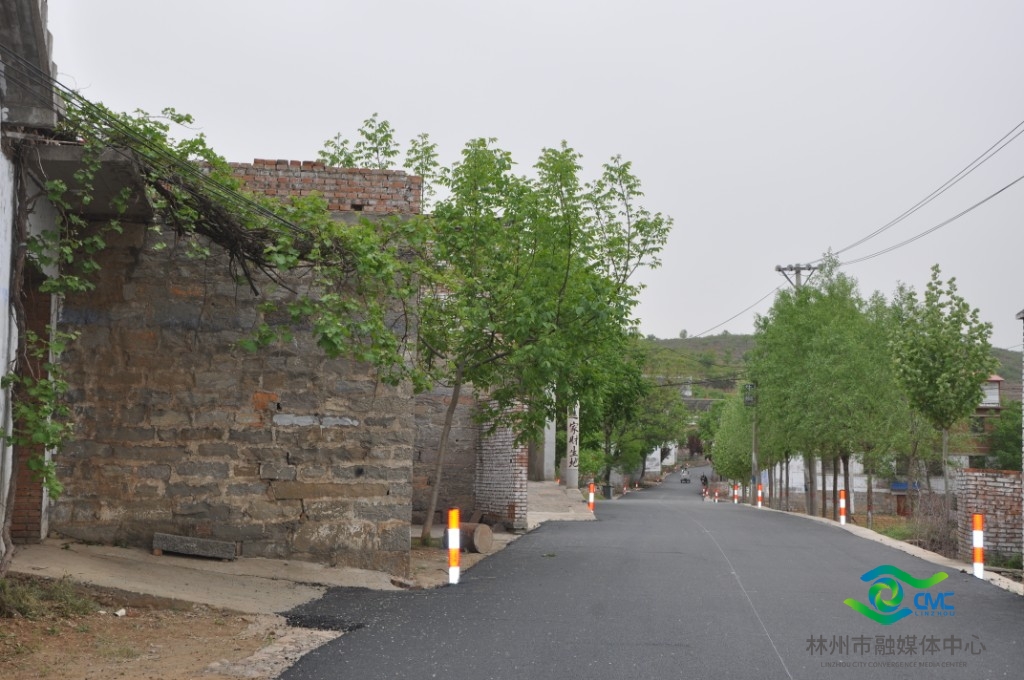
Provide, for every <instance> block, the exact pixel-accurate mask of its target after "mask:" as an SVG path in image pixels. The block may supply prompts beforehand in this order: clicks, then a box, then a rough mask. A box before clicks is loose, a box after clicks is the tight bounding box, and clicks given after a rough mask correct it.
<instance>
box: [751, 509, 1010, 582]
mask: <svg viewBox="0 0 1024 680" xmlns="http://www.w3.org/2000/svg"><path fill="white" fill-rule="evenodd" d="M741 505H743V504H741ZM745 507H747V508H748V509H750V510H758V511H765V510H767V511H768V512H777V513H781V514H784V515H789V516H791V517H800V518H802V519H806V520H810V521H813V522H818V523H819V524H827V525H828V526H831V527H834V528H836V529H839V530H845V531H848V532H850V533H851V534H853V535H855V536H858V537H859V538H865V539H867V540H869V541H874V542H876V543H881V544H883V545H887V546H889V547H890V548H896V549H897V550H901V551H903V552H905V553H907V554H908V555H913V556H914V557H919V558H921V559H922V560H926V561H928V562H931V563H932V564H936V565H938V566H940V567H945V568H946V569H949V570H952V571H960V572H964V573H967V574H972V573H973V571H972V565H970V564H967V563H966V562H961V561H959V560H952V559H950V558H948V557H945V556H943V555H940V554H938V553H934V552H931V551H930V550H925V549H924V548H920V547H918V546H916V545H911V544H910V543H905V542H903V541H898V540H896V539H895V538H890V537H889V536H885V535H884V534H880V533H878V532H877V531H872V530H871V529H868V528H867V527H862V526H859V525H856V524H845V525H844V524H839V523H837V522H835V521H834V520H831V519H828V518H827V517H815V516H811V515H805V514H800V513H795V512H787V511H785V510H776V509H774V508H767V507H765V508H754V507H751V506H750V505H746V506H745ZM984 580H985V581H988V582H989V583H991V584H992V585H994V586H996V587H998V588H1002V589H1003V590H1006V591H1008V592H1011V593H1013V594H1015V595H1021V596H1024V583H1018V582H1017V581H1014V580H1012V579H1008V578H1006V577H1005V576H1001V575H999V574H994V573H992V572H989V571H986V572H985V578H984Z"/></svg>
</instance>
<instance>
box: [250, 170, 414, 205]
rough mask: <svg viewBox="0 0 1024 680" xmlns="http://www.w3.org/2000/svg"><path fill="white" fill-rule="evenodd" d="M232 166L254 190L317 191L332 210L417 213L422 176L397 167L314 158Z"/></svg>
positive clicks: (295, 193) (279, 192)
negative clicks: (379, 167)
mask: <svg viewBox="0 0 1024 680" xmlns="http://www.w3.org/2000/svg"><path fill="white" fill-rule="evenodd" d="M231 168H232V170H233V171H234V173H235V175H237V176H238V177H239V178H240V179H241V180H242V181H243V182H244V183H245V185H246V187H247V188H248V189H249V190H251V191H253V192H255V193H262V194H266V195H267V196H276V197H279V198H285V197H288V196H308V195H310V194H312V193H314V192H316V193H319V194H320V195H322V196H323V197H324V198H325V199H326V200H327V205H328V208H329V209H330V210H331V211H333V212H363V213H370V214H372V215H375V216H381V215H414V214H418V213H419V212H420V206H421V204H420V199H421V191H422V187H423V180H422V179H421V178H419V177H414V176H411V175H407V174H406V173H404V172H402V171H401V170H365V169H359V168H332V167H328V166H326V165H324V164H323V163H318V162H315V161H282V160H277V161H274V160H266V159H260V158H257V159H256V160H254V161H253V162H252V163H251V164H250V163H231Z"/></svg>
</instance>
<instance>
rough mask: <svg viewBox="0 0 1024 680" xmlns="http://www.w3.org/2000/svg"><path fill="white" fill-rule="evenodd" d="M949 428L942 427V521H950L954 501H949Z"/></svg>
mask: <svg viewBox="0 0 1024 680" xmlns="http://www.w3.org/2000/svg"><path fill="white" fill-rule="evenodd" d="M948 455H949V428H948V427H944V428H942V521H943V522H948V521H949V509H950V508H951V507H952V503H950V502H949V462H948V458H947V456H948Z"/></svg>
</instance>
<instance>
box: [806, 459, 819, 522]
mask: <svg viewBox="0 0 1024 680" xmlns="http://www.w3.org/2000/svg"><path fill="white" fill-rule="evenodd" d="M817 479H818V478H817V477H816V476H815V475H814V456H812V455H811V454H809V453H805V454H804V499H805V501H806V503H807V514H808V515H816V514H818V482H817Z"/></svg>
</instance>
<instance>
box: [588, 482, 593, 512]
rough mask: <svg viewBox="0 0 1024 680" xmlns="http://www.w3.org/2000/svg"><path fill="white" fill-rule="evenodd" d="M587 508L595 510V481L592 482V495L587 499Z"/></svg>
mask: <svg viewBox="0 0 1024 680" xmlns="http://www.w3.org/2000/svg"><path fill="white" fill-rule="evenodd" d="M587 508H589V509H590V511H591V512H593V511H594V483H593V482H591V483H590V497H589V498H588V499H587Z"/></svg>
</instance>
